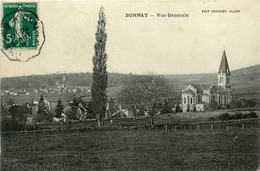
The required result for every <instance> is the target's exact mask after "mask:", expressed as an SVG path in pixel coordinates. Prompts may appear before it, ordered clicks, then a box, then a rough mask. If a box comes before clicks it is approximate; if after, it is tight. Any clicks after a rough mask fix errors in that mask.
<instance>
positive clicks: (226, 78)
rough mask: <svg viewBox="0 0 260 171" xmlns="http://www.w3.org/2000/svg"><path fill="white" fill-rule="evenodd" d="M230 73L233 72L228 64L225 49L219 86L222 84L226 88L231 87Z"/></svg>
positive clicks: (219, 72)
mask: <svg viewBox="0 0 260 171" xmlns="http://www.w3.org/2000/svg"><path fill="white" fill-rule="evenodd" d="M230 75H231V72H230V70H229V66H228V61H227V56H226V51H225V50H224V52H223V55H222V59H221V62H220V66H219V70H218V86H222V87H223V88H225V89H231V83H230Z"/></svg>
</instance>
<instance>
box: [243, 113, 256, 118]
mask: <svg viewBox="0 0 260 171" xmlns="http://www.w3.org/2000/svg"><path fill="white" fill-rule="evenodd" d="M244 118H245V119H246V118H258V115H257V114H256V113H255V112H250V113H249V114H245V115H244Z"/></svg>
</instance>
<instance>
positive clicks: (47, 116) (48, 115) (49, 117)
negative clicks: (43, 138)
mask: <svg viewBox="0 0 260 171" xmlns="http://www.w3.org/2000/svg"><path fill="white" fill-rule="evenodd" d="M44 120H45V121H46V122H52V121H53V115H52V114H51V113H49V112H47V111H43V112H42V114H38V115H35V116H34V118H33V122H34V123H41V122H44Z"/></svg>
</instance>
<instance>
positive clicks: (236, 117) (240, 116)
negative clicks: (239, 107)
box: [230, 113, 244, 120]
mask: <svg viewBox="0 0 260 171" xmlns="http://www.w3.org/2000/svg"><path fill="white" fill-rule="evenodd" d="M243 118H244V116H243V114H242V113H236V114H234V115H231V116H230V119H231V120H232V119H243Z"/></svg>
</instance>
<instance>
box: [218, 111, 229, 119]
mask: <svg viewBox="0 0 260 171" xmlns="http://www.w3.org/2000/svg"><path fill="white" fill-rule="evenodd" d="M218 120H222V121H228V120H231V116H230V115H229V114H228V113H223V114H222V115H219V117H218Z"/></svg>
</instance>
